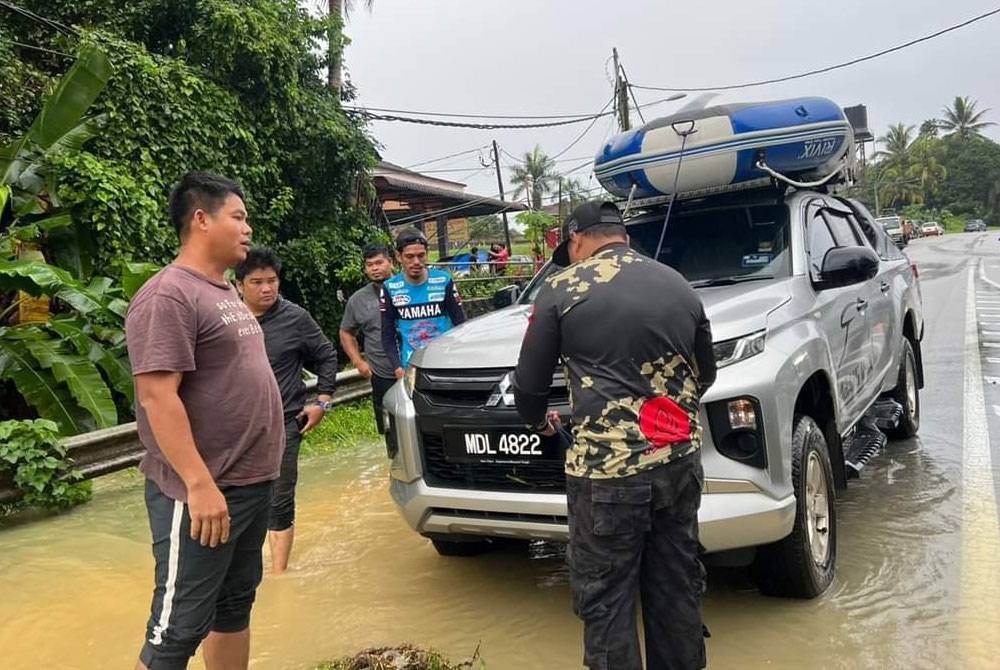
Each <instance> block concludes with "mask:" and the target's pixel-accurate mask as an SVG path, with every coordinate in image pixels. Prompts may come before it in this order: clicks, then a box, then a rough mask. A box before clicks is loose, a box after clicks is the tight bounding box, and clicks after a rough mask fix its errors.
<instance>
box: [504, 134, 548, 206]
mask: <svg viewBox="0 0 1000 670" xmlns="http://www.w3.org/2000/svg"><path fill="white" fill-rule="evenodd" d="M559 178H560V177H559V174H558V173H557V172H556V162H555V161H554V160H552V159H551V158H549V157H548V156H547V155H546V154H545V152H544V151H542V148H541V147H540V146H538V145H535V148H534V149H532V150H531V151H526V152H525V153H524V158H523V159H522V164H521V165H518V166H517V167H515V168H514V174H513V176H512V177H511V178H510V183H511V184H513V185H514V187H515V188H514V198H517V197H519V196H520V195H522V194H524V193H527V194H529V195H530V196H531V206H532V207H533V208H534V209H541V208H542V198H543V197H545V196H546V195H548V194H549V193H552V191H553V190H555V188H556V187H557V185H558V184H559Z"/></svg>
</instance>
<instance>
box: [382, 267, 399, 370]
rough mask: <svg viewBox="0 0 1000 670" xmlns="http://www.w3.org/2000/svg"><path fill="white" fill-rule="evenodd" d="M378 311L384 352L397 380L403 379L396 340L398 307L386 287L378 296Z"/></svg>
mask: <svg viewBox="0 0 1000 670" xmlns="http://www.w3.org/2000/svg"><path fill="white" fill-rule="evenodd" d="M378 309H379V312H381V314H382V350H383V351H385V355H386V358H388V359H389V364H390V365H392V368H393V370H395V371H396V379H401V378H402V376H403V364H402V363H401V362H400V356H399V343H398V342H397V340H396V318H397V313H396V306H395V305H393V304H392V300H391V299H390V298H389V292H388V291H386V290H385V286H383V287H382V291H381V292H380V293H379V294H378Z"/></svg>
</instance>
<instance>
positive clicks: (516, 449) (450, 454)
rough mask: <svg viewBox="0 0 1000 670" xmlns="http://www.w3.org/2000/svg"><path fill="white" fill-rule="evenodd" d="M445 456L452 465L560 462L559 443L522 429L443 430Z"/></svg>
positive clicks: (562, 453)
mask: <svg viewBox="0 0 1000 670" xmlns="http://www.w3.org/2000/svg"><path fill="white" fill-rule="evenodd" d="M444 455H445V458H447V459H448V460H449V461H451V462H453V463H485V464H490V463H493V464H496V465H523V464H527V463H534V462H539V461H553V460H556V461H558V460H562V459H563V458H564V457H565V456H564V448H563V447H562V446H561V445H560V443H559V440H558V439H557V438H556V437H555V436H553V437H545V436H543V435H539V434H538V433H535V432H532V431H530V430H525V429H523V428H489V429H475V428H445V429H444Z"/></svg>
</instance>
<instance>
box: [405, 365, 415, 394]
mask: <svg viewBox="0 0 1000 670" xmlns="http://www.w3.org/2000/svg"><path fill="white" fill-rule="evenodd" d="M416 385H417V369H416V368H415V367H413V366H412V365H408V366H407V367H406V371H405V372H403V389H404V390H405V391H406V396H407V397H408V398H412V397H413V389H414V387H415V386H416Z"/></svg>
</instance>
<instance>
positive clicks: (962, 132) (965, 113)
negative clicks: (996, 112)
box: [941, 96, 996, 140]
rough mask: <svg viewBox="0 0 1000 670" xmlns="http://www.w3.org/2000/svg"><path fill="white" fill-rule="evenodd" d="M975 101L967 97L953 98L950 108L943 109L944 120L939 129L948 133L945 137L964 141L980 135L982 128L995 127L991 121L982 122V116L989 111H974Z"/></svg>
mask: <svg viewBox="0 0 1000 670" xmlns="http://www.w3.org/2000/svg"><path fill="white" fill-rule="evenodd" d="M977 104H979V103H978V102H976V101H975V100H971V99H969V98H968V97H958V96H955V102H953V103H952V106H951V107H945V108H944V118H943V119H942V120H941V128H942V129H943V130H946V131H948V132H947V133H946V136H951V135H956V136H958V137H960V138H961V139H963V140H965V139H968V138H970V137H972V136H973V135H980V134H981V133H982V131H983V129H984V128H986V127H988V126H995V125H996V124H995V123H993V122H991V121H983V120H982V118H983V115H984V114H986V112H988V111H990V110H988V109H984V110H982V111H979V112H977V111H976V105H977Z"/></svg>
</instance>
